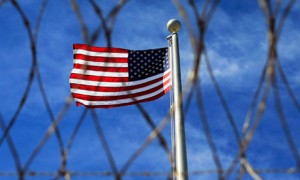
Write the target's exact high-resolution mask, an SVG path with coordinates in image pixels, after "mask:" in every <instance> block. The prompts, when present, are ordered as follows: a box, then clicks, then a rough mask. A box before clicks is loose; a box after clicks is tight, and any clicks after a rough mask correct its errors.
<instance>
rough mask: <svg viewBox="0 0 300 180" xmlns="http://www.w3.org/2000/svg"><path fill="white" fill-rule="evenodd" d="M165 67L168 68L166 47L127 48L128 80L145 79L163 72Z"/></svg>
mask: <svg viewBox="0 0 300 180" xmlns="http://www.w3.org/2000/svg"><path fill="white" fill-rule="evenodd" d="M167 69H169V60H168V48H160V49H150V50H141V51H133V50H129V54H128V73H129V81H136V80H140V79H145V78H147V77H150V76H154V75H156V74H160V73H163V72H164V71H165V70H167Z"/></svg>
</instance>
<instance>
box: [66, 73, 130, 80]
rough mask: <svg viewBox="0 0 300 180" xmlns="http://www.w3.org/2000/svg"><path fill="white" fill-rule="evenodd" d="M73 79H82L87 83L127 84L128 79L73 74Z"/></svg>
mask: <svg viewBox="0 0 300 180" xmlns="http://www.w3.org/2000/svg"><path fill="white" fill-rule="evenodd" d="M70 78H71V79H80V80H87V81H98V82H127V81H128V77H106V76H91V75H82V74H74V73H72V74H71V76H70Z"/></svg>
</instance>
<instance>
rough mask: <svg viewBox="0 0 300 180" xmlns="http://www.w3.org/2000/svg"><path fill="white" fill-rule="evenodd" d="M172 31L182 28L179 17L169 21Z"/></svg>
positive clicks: (168, 24) (168, 26) (169, 27)
mask: <svg viewBox="0 0 300 180" xmlns="http://www.w3.org/2000/svg"><path fill="white" fill-rule="evenodd" d="M167 28H168V30H169V31H170V33H177V32H178V31H179V30H180V28H181V23H180V22H179V21H178V20H177V19H170V20H169V21H168V23H167Z"/></svg>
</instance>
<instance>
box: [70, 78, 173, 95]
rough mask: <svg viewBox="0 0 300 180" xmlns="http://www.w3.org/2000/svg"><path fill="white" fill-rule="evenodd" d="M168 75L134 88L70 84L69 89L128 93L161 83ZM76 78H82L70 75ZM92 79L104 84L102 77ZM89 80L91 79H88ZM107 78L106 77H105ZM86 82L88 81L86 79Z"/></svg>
mask: <svg viewBox="0 0 300 180" xmlns="http://www.w3.org/2000/svg"><path fill="white" fill-rule="evenodd" d="M169 75H170V73H168V74H166V75H165V76H164V77H159V78H157V79H154V80H152V81H148V82H146V83H142V84H139V85H134V86H121V87H103V86H101V84H100V86H89V85H82V84H71V88H72V89H82V90H89V91H99V92H118V91H130V90H134V89H139V88H144V87H146V86H150V85H151V84H154V83H157V82H159V81H162V82H163V79H166V78H167V77H168V76H169ZM72 76H73V78H76V79H82V78H81V77H78V76H83V75H78V74H72V75H71V78H72ZM92 77H94V78H95V79H94V81H99V82H100V79H101V82H104V80H103V79H102V78H103V77H101V78H99V77H98V76H92ZM88 78H91V77H88ZM106 78H107V77H106ZM119 79H121V78H113V79H105V82H118V81H117V80H119ZM86 80H88V79H86ZM107 80H116V81H107ZM126 80H128V78H126ZM169 81H170V79H169V80H167V81H166V82H169Z"/></svg>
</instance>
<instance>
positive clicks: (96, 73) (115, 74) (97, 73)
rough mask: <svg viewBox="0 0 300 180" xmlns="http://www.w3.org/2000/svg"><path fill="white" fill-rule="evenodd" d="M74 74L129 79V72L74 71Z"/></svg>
mask: <svg viewBox="0 0 300 180" xmlns="http://www.w3.org/2000/svg"><path fill="white" fill-rule="evenodd" d="M71 73H73V74H82V75H91V76H105V77H128V72H106V71H92V70H84V69H75V68H74V69H73V70H72V72H71Z"/></svg>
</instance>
